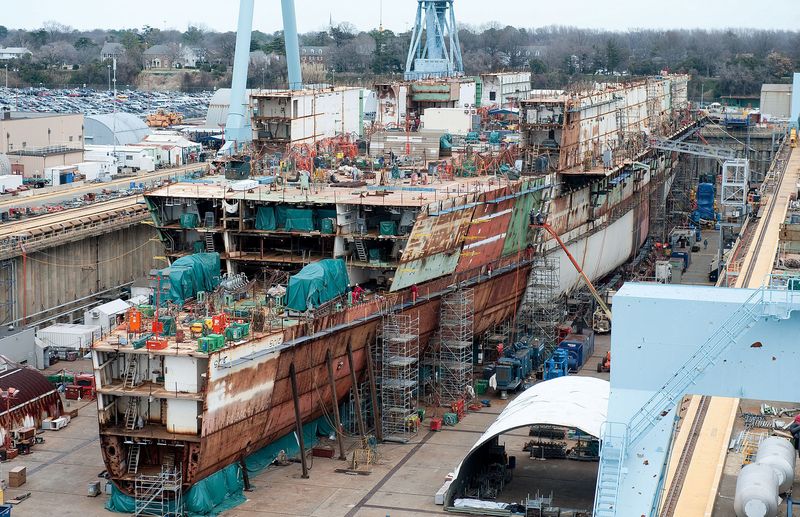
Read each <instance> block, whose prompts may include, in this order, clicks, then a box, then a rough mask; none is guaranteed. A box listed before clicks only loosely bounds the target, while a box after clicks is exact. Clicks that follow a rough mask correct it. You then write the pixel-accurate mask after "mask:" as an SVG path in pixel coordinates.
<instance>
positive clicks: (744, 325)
mask: <svg viewBox="0 0 800 517" xmlns="http://www.w3.org/2000/svg"><path fill="white" fill-rule="evenodd" d="M764 291H765V290H764V289H763V288H762V289H759V290H757V291H755V292H754V293H753V294H752V295H751V296H750V297H749V298H748V299H747V301H746V302H744V304H742V306H741V307H739V308H738V309H737V310H736V311H735V312H733V313H732V314H731V315H730V316H729V317H728V319H726V320H725V321H724V322H723V323H722V324H721V325H720V326H719V327H717V330H716V331H714V333H713V334H711V337H709V338H708V340H706V342H705V343H704V344H703V345H702V346H701V347H700V348H699V349H698V350H697V351H696V352H695V353H694V354H693V355H692V356H691V357H690V358H689V359H688V360H687V361H686V362H685V363H684V364H683V366H681V367H680V368H679V369H678V371H677V372H675V375H673V376H672V377H671V378H670V379H669V380H668V381H667V382H666V383H665V384H664V386H662V387H661V389H660V390H659V391H657V392H656V393H655V394H654V395H653V396H652V397H650V400H648V401H647V402H646V403H645V404H644V405H643V406H642V407H641V409H640V410H639V411H637V412H636V414H635V415H634V416H633V418H632V419H631V421H630V424H629V430H630V431H629V439H630V441H629V443H630V444H631V445H632V444H635V443H636V442H637V441H638V440H639V439H640V438H641V437H642V436H644V434H645V433H647V432H648V431H649V430H650V429H651V428H652V427H653V426H655V425H656V424H658V422H659V421H660V420H661V419H662V418H664V417H665V416H667V414H669V412H670V411H672V408H674V407H675V406H676V405H677V404H678V403H679V402H680V400H681V398H683V396H684V395H685V394H686V393H687V389H688V388H689V387H690V386H691V385H692V384H694V383H695V382H696V381H697V379H698V378H699V377H700V376H702V375H703V374H704V373H705V372H706V370H707V369H708V368H709V367H711V366H713V365H714V364H715V363H716V362H717V360H718V359H719V357H720V356H721V355H722V354H723V353H724V352H725V351H726V350H727V349H728V348H730V346H731V345H733V344H734V343H736V341H737V340H738V339H739V338H740V337H741V336H742V334H744V333H745V332H746V331H747V330H748V329H750V328H751V327H753V325H755V324H756V322H757V321H758V319H759V318H760V317H761V316H763V315H764V306H763V303H762V302H763V299H764Z"/></svg>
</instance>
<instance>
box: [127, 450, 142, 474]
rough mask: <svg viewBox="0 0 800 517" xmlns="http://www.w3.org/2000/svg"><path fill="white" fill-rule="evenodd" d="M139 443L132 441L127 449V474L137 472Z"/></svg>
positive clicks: (140, 452)
mask: <svg viewBox="0 0 800 517" xmlns="http://www.w3.org/2000/svg"><path fill="white" fill-rule="evenodd" d="M141 447H142V446H141V445H139V444H138V443H134V444H132V445H131V446H130V448H129V449H128V474H136V473H137V472H139V456H140V455H141V454H142V450H141Z"/></svg>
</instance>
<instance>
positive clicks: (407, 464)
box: [0, 336, 609, 517]
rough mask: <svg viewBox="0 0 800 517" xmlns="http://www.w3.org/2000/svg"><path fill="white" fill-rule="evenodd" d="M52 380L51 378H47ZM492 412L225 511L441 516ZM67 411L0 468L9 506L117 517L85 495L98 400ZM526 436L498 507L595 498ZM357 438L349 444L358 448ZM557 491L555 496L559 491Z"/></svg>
mask: <svg viewBox="0 0 800 517" xmlns="http://www.w3.org/2000/svg"><path fill="white" fill-rule="evenodd" d="M608 346H609V337H608V336H598V337H597V339H596V345H595V355H594V356H593V357H592V358H591V359H590V360H589V361H588V362H587V364H586V365H585V367H584V370H583V371H582V372H581V374H582V375H590V376H593V377H601V378H605V379H608V375H609V374H607V373H601V374H598V373H596V371H595V368H596V366H597V362H598V361H599V360H600V358H601V357H603V356H604V355H605V353H606V351H607V350H608ZM60 368H68V369H70V370H76V371H81V370H88V369H90V368H91V364H90V363H89V362H88V361H80V362H77V363H59V364H58V365H56V367H55V368H53V371H56V370H58V369H60ZM47 373H50V372H47ZM482 398H490V399H491V400H492V407H489V408H484V409H483V410H482V411H477V412H472V413H470V414H469V415H468V416H467V417H466V418H465V419H464V420H463V421H462V422H461V423H459V424H458V425H457V426H455V427H446V428H445V429H444V430H443V431H442V432H436V433H434V432H430V431H428V425H427V424H428V419H427V418H426V420H425V426H424V427H423V429H422V430H421V431H420V433H419V434H418V435H417V437H416V438H415V439H414V440H413V441H412V443H409V444H402V445H400V444H383V445H381V446H380V447H379V454H380V461H379V462H378V464H377V465H375V466H373V467H372V470H371V473H370V474H369V475H367V476H361V475H348V474H340V473H337V472H335V470H336V469H339V468H342V467H344V466H346V463H345V462H342V461H338V460H336V459H326V458H314V462H313V466H312V469H311V472H310V479H301V478H300V474H301V468H300V465H299V464H295V463H293V464H291V465H289V466H286V467H271V468H270V469H268V470H267V471H265V472H263V473H262V474H260V475H258V476H255V477H253V478H252V479H251V483H252V485H253V491H252V492H246V493H245V496H246V497H247V502H245V503H244V504H242V505H240V506H238V507H236V508H234V509H233V510H231V511H228V512H225V513H224V514H223V515H224V516H226V517H267V516H320V517H385V516H387V515H390V516H392V517H411V516H426V515H433V514H438V515H444V514H445V512H444V511H443V509H442V507H441V506H437V505H435V504H434V501H433V496H434V494H435V492H436V491H437V490H438V489H439V488H440V487H441V486H442V484H443V483H444V480H445V477H446V476H447V474H448V473H449V472H452V471H453V469H455V467H456V466H457V465H458V464H459V462H460V461H461V459H462V458H463V457H464V456H465V455H466V453H467V452H468V451H469V449H470V448H471V447H472V445H473V444H474V443H475V442H476V441H477V440H478V438H479V437H480V436H481V434H482V433H483V432H484V430H486V428H488V427H489V425H491V423H492V422H493V421H494V419H495V418H497V415H499V414H500V412H501V411H502V410H503V409H504V408H505V406H506V405H507V403H508V401H502V400H499V398H498V397H497V396H496V395H495V394H493V393H490V394H487V395H486V396H485V397H482ZM68 402H69V403H70V407H69V409H75V408H80V411H79V416H78V417H77V418H75V419H73V420H72V422H71V423H70V425H69V426H67V428H65V429H62V430H61V431H48V432H45V433H44V434H43V435H42V436H43V437H44V438H45V442H44V443H43V444H40V445H37V446H36V447H35V449H34V452H33V453H32V454H30V455H28V456H20V457H18V458H16V459H14V460H12V461H8V462H5V463H3V464H2V465H0V475H2V477H3V478H4V479H7V477H8V470H9V469H10V468H13V467H15V466H18V465H25V466H26V467H27V468H28V480H27V483H26V484H25V485H23V486H22V487H20V488H14V489H9V490H6V492H5V497H6V500H8V499H11V498H13V497H17V496H19V495H22V494H26V493H30V494H31V496H30V498H28V499H26V500H25V501H23V502H21V503H19V504H17V505H16V506H15V507H14V509H13V515H14V516H16V517H20V516H21V517H38V516H41V515H52V514H53V513H54V512H55V513H58V515H61V516H65V517H71V516H75V517H88V516H112V515H114V514H111V513H109V512H107V511H106V510H105V509H104V505H105V502H106V499H107V496H105V495H101V496H99V497H95V498H90V497H87V496H86V491H87V485H88V484H89V483H90V482H92V481H96V480H98V479H99V478H98V477H97V476H98V474H100V473H101V472H102V471H103V469H104V467H103V461H102V458H101V455H100V447H99V439H98V434H97V419H96V417H97V411H96V405H95V403H94V402H93V401H82V402H77V403H76V402H75V401H68ZM526 439H527V429H519V430H517V431H514V432H512V433H509V435H507V436H506V437H505V438H504V441H505V442H506V444H507V447H508V453H509V455H515V456H517V462H518V465H519V467H520V468H519V469H518V472H517V477H516V478H515V481H514V482H513V483H512V485H510V486H509V493H507V494H504V495H505V496H506V497H501V499H502V500H517V499H520V498H524V496H525V495H527V493H529V492H530V493H531V495H533V493H534V492H535V491H536V490H535V487H540V488H542V489H544V490H547V487H548V486H552V487H554V492H556V496H557V497H558V491H559V490H560V491H561V494H562V496H567V497H570V498H575V499H577V500H580V498H585V497H586V496H587V494H591V495H593V492H594V477H595V474H594V469H596V467H597V465H596V463H591V464H588V463H582V462H568V461H559V463H561V465H559V463H556V461H545V462H536V461H533V460H530V459H529V458H528V457H527V453H524V452H522V450H521V448H522V443H524V441H526ZM354 443H355V441H354V440H350V441H348V443H347V444H346V445H347V446H352V445H353V444H354ZM556 489H558V490H556Z"/></svg>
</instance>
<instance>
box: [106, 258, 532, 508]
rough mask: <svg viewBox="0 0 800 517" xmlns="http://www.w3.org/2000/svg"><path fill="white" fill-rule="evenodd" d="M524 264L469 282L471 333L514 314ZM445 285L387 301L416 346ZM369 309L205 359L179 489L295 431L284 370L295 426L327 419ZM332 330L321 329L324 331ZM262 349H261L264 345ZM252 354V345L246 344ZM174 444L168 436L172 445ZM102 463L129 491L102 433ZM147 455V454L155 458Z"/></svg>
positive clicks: (372, 317) (371, 317)
mask: <svg viewBox="0 0 800 517" xmlns="http://www.w3.org/2000/svg"><path fill="white" fill-rule="evenodd" d="M529 271H530V265H529V263H528V261H526V260H520V261H517V260H516V259H514V260H509V261H507V262H506V264H500V265H499V268H498V270H497V271H496V272H495V273H493V274H492V275H483V276H482V277H479V278H473V279H472V285H471V287H472V288H473V290H474V300H475V302H474V303H475V332H476V333H480V332H484V331H486V330H488V329H490V328H492V327H493V326H495V325H497V324H499V323H501V322H503V321H505V320H508V319H509V318H511V317H512V316H513V315H514V314H515V313H516V310H517V308H518V306H519V303H520V301H521V299H522V296H523V294H524V291H525V286H526V284H527V277H528V273H529ZM451 283H452V279H442V280H439V281H433V282H429V283H427V284H423V285H422V286H420V298H419V299H418V301H417V303H411V300H410V297H409V296H408V293H398V295H397V296H396V297H395V298H394V299H393V302H394V303H397V304H403V305H404V306H405V308H404V309H402V310H400V311H399V312H400V313H403V314H409V315H414V316H415V317H416V316H419V324H420V344H421V347H422V349H424V347H426V346H427V344H428V342H429V341H430V338H431V337H432V336H433V334H434V332H435V331H436V328H437V327H438V325H439V316H438V315H439V305H440V301H441V297H442V295H443V294H445V293H446V292H447V289H448V287H449V284H451ZM375 309H376V307H370V306H369V304H366V305H365V306H358V307H353V308H352V309H350V310H348V311H344V312H341V313H336V314H334V315H331V316H327V317H325V318H321V319H320V320H319V321H317V323H316V328H315V329H305V330H306V331H307V332H310V334H308V335H302V334H303V329H300V328H294V329H288V330H287V331H286V332H285V335H284V339H285V341H284V343H283V344H281V345H280V346H279V347H278V348H280V350H279V351H277V352H276V353H275V354H273V355H272V356H265V357H264V358H261V359H259V360H252V361H249V363H250V364H248V365H247V366H246V367H241V368H237V369H236V370H235V371H231V372H222V373H221V374H220V372H218V371H216V372H215V371H214V370H219V368H215V366H214V365H215V364H218V363H219V362H220V361H221V360H223V359H224V356H225V355H226V354H230V353H231V350H225V351H221V352H217V353H215V354H212V357H211V358H210V360H209V370H208V372H207V376H208V378H209V383H208V385H207V387H206V397H205V401H204V403H203V413H202V421H203V424H202V432H201V435H200V437H199V440H198V441H194V440H187V442H186V443H185V444H184V445H185V446H184V447H181V448H180V449H178V451H179V455H178V457H177V458H176V459H177V460H178V461H179V462H180V463H182V465H183V469H184V472H183V475H184V480H185V484H186V485H187V486H190V485H192V484H194V483H196V482H197V481H199V480H201V479H203V478H205V477H207V476H209V475H211V474H213V473H214V472H216V471H218V470H220V469H222V468H224V467H226V466H227V465H230V464H231V463H234V462H237V461H239V460H241V458H242V457H244V456H246V455H247V454H249V453H251V452H255V451H257V450H259V449H260V448H262V447H265V446H267V445H269V444H270V443H272V442H274V441H275V440H277V439H278V438H281V437H283V436H285V435H287V434H289V433H291V432H293V431H294V430H295V416H294V404H293V399H292V389H291V385H290V377H289V368H290V365H292V364H294V367H295V370H296V375H297V384H298V391H299V393H300V413H301V415H302V420H303V422H308V421H311V420H313V419H316V418H319V417H321V416H323V415H325V414H330V413H331V411H332V406H333V404H334V400H335V401H336V403H340V402H341V401H343V400H345V399H346V398H347V396H348V393H349V391H350V389H351V387H352V381H351V376H350V367H349V362H348V358H347V349H348V346H350V347H352V350H353V358H354V369H355V370H356V376H357V377H358V378H359V379H363V380H365V378H366V368H367V366H366V361H367V357H368V350H369V347H370V346H371V345H373V344H374V343H375V342H376V339H377V332H378V326H379V324H380V317H379V312H378V311H377V310H375ZM337 326H338V327H340V328H339V329H338V330H335V331H326V330H324V329H330V328H332V327H334V328H335V327H337ZM266 346H269V345H266ZM250 348H252V344H251V346H250ZM328 351H330V352H331V355H332V356H333V364H334V377H335V380H336V391H337V393H336V394H335V397H334V396H333V394H332V393H331V388H330V383H329V380H328V372H327V363H326V356H327V353H328ZM176 438H179V435H175V436H174V437H173V439H176ZM101 442H102V451H103V457H104V460H105V464H106V468H107V469H108V472H109V474H110V476H111V478H112V480H114V482H115V483H116V484H117V486H118V487H119V488H120V489H121V490H122V491H123V492H126V493H128V494H132V493H133V481H134V479H133V477H131V476H130V475H128V474H127V473H126V472H125V461H124V458H125V447H124V442H123V440H122V437H121V436H114V435H110V434H104V433H103V430H102V429H101ZM153 449H154V452H151V453H152V454H157V453H158V451H157V450H156V449H155V448H153Z"/></svg>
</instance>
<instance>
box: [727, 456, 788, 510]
mask: <svg viewBox="0 0 800 517" xmlns="http://www.w3.org/2000/svg"><path fill="white" fill-rule="evenodd" d="M778 501H779V499H778V475H777V474H776V473H775V470H774V469H773V468H772V467H770V466H769V465H763V464H760V463H751V464H749V465H745V467H744V468H743V469H742V471H741V472H740V473H739V478H738V479H737V480H736V496H735V497H734V499H733V509H734V511H735V512H736V517H777V515H778Z"/></svg>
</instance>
